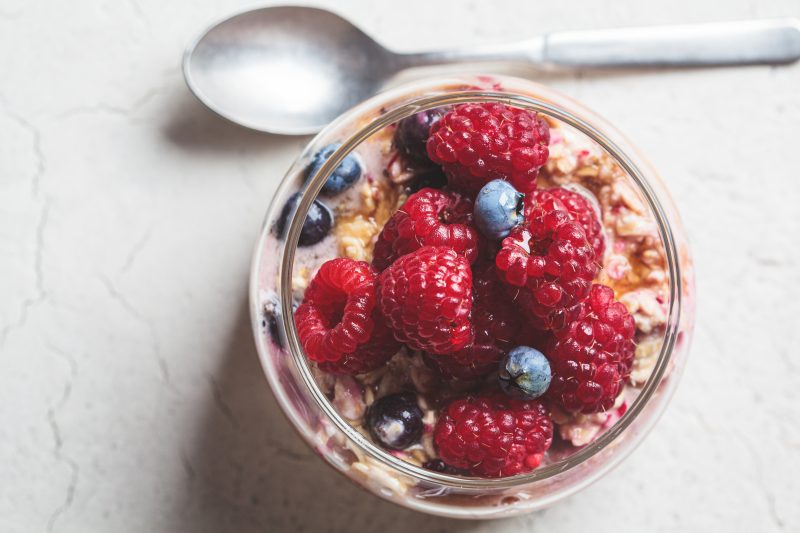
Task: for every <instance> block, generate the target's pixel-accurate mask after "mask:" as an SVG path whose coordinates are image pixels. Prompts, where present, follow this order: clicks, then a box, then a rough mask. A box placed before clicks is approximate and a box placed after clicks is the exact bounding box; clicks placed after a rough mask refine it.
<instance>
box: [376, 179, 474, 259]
mask: <svg viewBox="0 0 800 533" xmlns="http://www.w3.org/2000/svg"><path fill="white" fill-rule="evenodd" d="M471 223H472V201H470V200H468V199H467V198H464V197H463V196H461V195H460V194H458V193H456V192H446V191H441V190H438V189H429V188H425V189H421V190H420V191H419V192H417V193H415V194H412V195H411V196H410V197H409V198H408V200H406V202H405V203H404V204H403V206H402V207H401V208H400V209H399V210H398V211H397V212H395V214H394V215H392V217H391V218H390V219H389V221H388V222H387V223H386V225H385V226H383V230H381V233H380V235H378V240H377V242H376V243H375V250H374V252H373V259H372V265H373V266H374V267H375V268H377V269H378V270H379V271H380V270H384V269H385V268H386V267H388V266H389V265H391V264H392V263H394V261H395V260H396V259H397V258H398V257H401V256H403V255H406V254H408V253H411V252H413V251H414V250H417V249H418V248H421V247H422V246H447V247H449V248H452V249H453V250H455V251H456V252H458V253H460V254H463V255H464V256H465V257H466V258H467V259H468V260H469V262H470V263H472V262H473V261H475V258H476V257H477V256H478V233H477V231H476V230H475V229H474V228H473V227H472V226H471V225H470V224H471Z"/></svg>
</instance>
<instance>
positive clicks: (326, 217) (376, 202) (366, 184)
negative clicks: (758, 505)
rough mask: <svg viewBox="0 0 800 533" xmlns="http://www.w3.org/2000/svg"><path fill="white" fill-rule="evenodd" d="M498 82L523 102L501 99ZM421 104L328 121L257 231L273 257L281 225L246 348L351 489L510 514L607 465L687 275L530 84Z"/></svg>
mask: <svg viewBox="0 0 800 533" xmlns="http://www.w3.org/2000/svg"><path fill="white" fill-rule="evenodd" d="M520 85H522V86H523V87H524V88H525V89H526V91H527V92H526V93H523V94H524V95H531V91H533V93H534V94H533V96H536V97H539V98H542V100H539V101H538V103H539V104H540V105H538V106H537V105H535V104H536V102H537V101H536V100H529V99H528V98H522V99H519V100H515V99H513V98H504V97H503V95H504V93H505V92H509V93H512V94H519V86H520ZM509 86H512V87H513V88H509ZM436 89H437V90H438V91H440V92H441V93H442V94H443V95H444V96H442V100H443V102H441V103H440V105H432V104H431V99H430V98H428V100H427V101H425V102H424V103H422V104H420V105H418V107H417V109H419V108H423V109H421V110H418V111H416V112H413V113H409V112H408V111H405V112H402V111H403V108H400V109H401V112H398V111H397V110H396V109H397V107H398V105H397V102H396V101H395V102H392V101H391V97H390V96H386V97H384V99H385V100H388V102H384V103H383V104H382V105H380V106H378V107H377V109H376V107H375V106H374V105H373V106H372V107H370V106H366V108H367V109H368V110H367V109H362V110H357V111H356V112H354V113H355V116H356V117H357V120H355V119H354V117H353V116H351V117H349V120H347V119H345V120H344V123H346V124H352V123H354V124H355V126H356V129H357V131H358V132H359V133H356V132H354V131H347V129H346V128H342V127H341V126H340V127H338V128H333V130H334V133H335V134H338V135H341V138H338V139H333V142H330V143H328V144H326V145H324V146H316V147H315V150H314V151H313V152H312V153H311V154H309V156H310V157H307V158H306V161H304V162H303V163H304V164H303V165H302V169H301V170H299V171H296V172H295V173H294V174H290V179H293V180H294V181H295V182H301V183H302V184H303V185H302V187H305V189H306V190H305V191H304V192H297V193H294V194H292V195H289V196H288V197H287V198H286V201H285V203H284V204H283V205H282V206H281V207H280V211H279V214H278V216H277V217H276V218H275V220H274V221H273V222H272V224H271V226H270V227H269V228H268V232H269V234H270V236H269V238H271V239H274V241H275V242H276V243H278V244H277V247H278V249H281V246H282V244H280V243H282V242H285V241H284V239H287V232H288V226H289V221H290V220H291V219H296V220H294V228H295V232H294V233H295V235H294V237H295V238H296V243H297V244H296V246H295V247H292V249H291V252H292V254H291V255H292V257H291V261H290V262H291V270H290V274H291V275H286V273H284V274H283V279H284V286H283V289H282V292H283V295H284V297H285V298H287V299H288V300H289V302H283V305H282V304H281V303H280V302H279V299H280V297H279V296H278V294H277V293H275V292H271V291H265V290H263V289H262V290H261V291H260V292H259V300H258V305H259V318H260V321H261V322H262V324H263V326H265V327H263V328H262V330H263V331H262V334H263V336H265V337H267V338H269V337H271V338H272V339H271V342H272V344H273V345H274V350H282V351H284V352H285V351H286V350H288V351H292V352H293V353H294V354H295V356H296V357H297V359H298V361H297V363H298V366H299V367H300V368H299V371H300V372H299V373H301V374H303V375H305V376H306V382H307V383H308V384H309V385H310V386H311V387H313V388H314V389H315V392H316V393H317V394H316V396H317V401H321V402H323V403H325V404H326V405H327V407H328V410H329V411H332V413H333V417H332V420H329V418H331V417H324V416H323V417H321V418H318V419H316V420H315V421H314V422H313V423H312V424H311V425H312V426H313V427H311V428H308V429H309V432H310V433H311V434H312V435H313V436H314V437H313V440H314V443H315V447H316V448H317V449H318V450H320V452H321V453H322V454H323V455H324V456H327V455H330V453H329V451H330V450H336V452H335V453H333V452H331V453H333V454H334V455H336V454H338V455H337V457H338V460H334V461H331V462H332V463H334V464H335V466H338V467H339V468H340V469H341V470H343V471H346V472H347V473H348V475H350V476H351V477H352V478H354V479H356V480H357V481H360V482H362V483H363V484H365V485H366V486H368V487H369V488H372V489H373V490H375V491H376V492H378V493H379V494H382V495H383V496H385V497H389V498H390V499H394V500H395V501H398V500H399V501H400V502H401V503H405V504H407V505H409V503H408V502H409V501H417V503H419V502H424V505H423V504H419V505H414V504H411V506H412V507H417V508H423V509H424V510H428V511H431V512H438V513H440V514H458V513H457V512H455V511H453V512H450V511H445V510H443V509H452V508H454V507H456V508H459V507H460V508H462V510H463V509H464V508H471V509H472V513H473V515H475V516H479V515H480V516H494V515H495V514H508V513H502V512H501V511H500V510H499V509H503V508H506V511H509V510H511V509H513V511H510V512H518V511H520V510H530V509H533V508H537V507H538V506H541V505H539V504H538V503H537V501H543V500H546V499H547V498H546V497H545V496H546V495H548V494H550V495H551V496H552V495H553V494H560V493H565V492H566V488H568V487H569V486H570V484H571V483H575V481H574V480H572V481H571V480H570V478H569V476H565V474H564V472H566V471H567V470H569V469H570V468H571V467H573V466H580V465H583V466H584V471H583V472H582V473H578V474H574V476H573V477H575V479H579V478H580V479H586V478H587V477H588V476H589V474H590V473H591V472H592V471H591V470H586V469H587V468H592V467H587V466H586V465H585V464H584V463H587V464H589V463H592V462H594V463H595V467H594V468H595V470H596V471H597V472H599V471H600V470H601V467H603V468H605V467H606V466H610V464H611V463H613V461H612V460H611V459H609V456H610V455H613V454H612V453H611V450H613V448H614V447H615V446H618V445H619V442H621V441H622V440H623V439H619V438H617V436H616V435H614V433H619V432H620V431H619V430H618V431H610V430H611V429H612V428H620V427H622V426H623V425H631V424H632V422H633V418H635V416H633V415H634V414H632V413H628V414H627V416H626V411H628V409H629V408H630V407H631V406H632V405H636V406H637V407H636V409H637V413H636V414H638V413H639V412H641V411H642V409H643V406H644V405H645V404H646V403H647V400H648V398H647V397H649V396H651V395H654V394H656V392H657V390H658V389H659V385H660V388H661V389H665V388H671V387H666V386H665V383H668V381H669V378H670V374H671V373H674V372H673V371H674V368H675V366H676V360H677V359H673V358H671V357H670V356H671V354H672V352H673V351H674V350H673V348H674V347H675V344H676V342H681V343H682V344H685V342H684V341H683V339H681V335H684V336H685V334H686V332H687V328H686V327H684V328H683V330H681V328H680V327H679V325H680V324H679V315H678V312H677V311H679V307H680V306H679V305H677V304H679V303H680V294H681V292H680V291H682V290H683V291H684V292H685V289H684V288H682V287H683V286H685V285H689V283H686V281H687V279H689V278H688V277H687V275H686V273H685V272H684V274H683V275H682V276H681V275H680V274H679V269H680V266H681V265H680V263H678V262H676V261H675V255H676V254H675V253H674V251H673V250H672V248H674V246H675V244H674V242H672V241H671V239H672V238H673V236H672V233H671V232H670V231H665V228H664V222H665V221H664V219H663V213H662V212H660V211H659V209H660V208H661V206H660V205H659V204H658V203H657V199H655V198H654V197H652V196H651V194H652V192H651V191H649V190H648V188H647V187H646V186H643V184H642V183H640V182H638V181H637V179H636V177H635V176H631V171H632V170H633V171H634V172H635V171H637V170H638V168H637V167H636V166H635V163H632V162H631V161H630V160H629V159H626V158H624V157H621V156H620V155H619V154H617V155H615V154H612V153H611V151H610V150H609V143H610V142H611V141H609V140H608V139H606V138H605V137H601V138H592V136H591V135H589V134H587V131H586V130H585V129H584V130H583V131H582V128H581V127H580V126H581V125H582V124H581V121H580V119H575V118H574V117H573V116H572V115H570V114H566V113H564V112H563V110H562V109H561V108H560V107H558V105H559V104H560V103H561V102H560V101H556V102H553V100H552V99H549V98H547V97H548V96H551V93H550V92H549V91H547V90H545V89H544V88H541V87H540V86H537V85H534V84H531V83H530V82H522V81H520V80H513V79H496V78H478V79H475V80H470V81H469V82H468V83H465V82H460V83H452V82H451V83H450V84H440V85H438V86H437V87H436ZM401 92H402V91H401ZM420 92H421V94H430V92H431V87H428V90H427V91H420ZM454 93H457V94H458V95H459V96H460V97H456V98H452V97H451V98H448V97H447V95H452V94H454ZM543 93H544V94H543ZM413 96H415V95H414V94H407V93H405V94H403V99H404V100H408V99H412V97H413ZM551 98H552V97H551ZM559 98H560V97H559ZM434 100H435V99H434ZM392 104H394V105H395V108H393V107H392ZM569 105H572V106H575V104H572V103H569ZM406 107H408V106H406ZM392 109H394V111H390V110H392ZM587 113H588V112H587ZM393 114H397V115H398V117H401V115H402V117H401V118H398V119H397V120H393V117H392V115H393ZM592 118H594V117H592ZM598 120H599V119H598ZM576 121H577V122H576ZM359 128H360V129H359ZM347 134H350V135H351V137H349V138H348V137H347ZM324 137H325V135H324V134H323V138H324ZM354 137H356V138H357V139H355V140H354ZM359 137H360V138H359ZM345 142H347V143H348V145H349V147H347V148H344V149H343V148H342V146H343V143H345ZM613 147H614V148H615V146H613ZM334 156H336V157H337V159H336V160H332V159H331V158H332V157H334ZM645 185H646V184H645ZM311 188H316V189H317V190H318V191H319V194H318V195H315V196H313V197H311V196H310V192H309V190H311ZM304 198H307V200H306V202H305V204H306V205H304V206H302V207H305V208H306V209H305V212H304V213H303V216H304V218H302V219H301V218H298V216H297V213H298V211H300V209H299V208H300V207H301V206H300V204H301V201H302V200H303V199H304ZM654 200H655V201H656V203H655V204H654ZM666 229H670V228H666ZM262 253H263V252H262ZM684 257H686V260H685V261H684V265H683V266H684V270H685V271H688V270H689V266H690V265H689V263H688V256H686V254H684ZM283 259H284V261H283V264H282V267H283V268H286V266H287V265H288V262H287V261H286V257H285V256H284V258H283ZM256 261H257V264H258V261H259V254H258V253H257V257H256ZM262 270H263V269H262ZM277 270H280V267H276V271H277ZM263 275H264V274H263V272H262V276H263ZM267 275H269V274H267ZM275 275H278V276H279V277H280V273H278V272H276V274H275ZM678 276H680V277H678ZM261 279H264V278H263V277H262V278H259V280H261ZM287 304H288V305H287ZM289 306H290V307H289ZM281 310H283V312H284V313H283V314H282V313H281ZM287 311H291V314H292V316H291V318H290V319H289V320H282V319H281V316H283V315H284V314H288V312H287ZM284 328H285V329H287V330H289V331H290V335H288V337H289V338H291V341H290V342H285V341H286V339H285V338H284V337H283V336H282V332H281V331H280V330H282V329H284ZM268 340H269V339H268ZM292 346H293V347H294V348H295V349H294V350H292ZM269 373H270V372H269V370H268V375H269ZM296 373H297V372H296ZM655 374H657V376H656V377H655V380H656V381H658V382H656V383H654V380H653V379H651V378H653V376H654V375H655ZM286 379H297V376H296V375H293V376H291V377H286ZM286 379H284V381H286ZM273 386H274V385H273ZM648 386H649V388H648ZM645 389H647V390H646V391H645ZM643 391H645V393H643ZM645 396H647V397H645ZM652 418H653V416H650V417H649V419H652ZM622 419H625V420H622ZM342 422H344V423H345V424H346V425H347V428H345V431H342V430H341V425H342ZM337 423H338V424H337ZM623 423H624V424H623ZM337 425H338V426H339V427H338V428H337ZM643 427H644V426H643ZM606 434H608V435H609V436H608V437H607V438H606V439H605V442H600V441H602V440H603V437H604V436H606ZM629 440H630V439H629ZM601 451H603V452H604V453H599V452H601ZM329 460H330V458H329ZM387 460H388V461H387ZM540 473H541V474H540ZM559 475H561V476H562V479H560V480H559ZM453 480H455V481H453ZM498 480H500V481H498ZM515 480H518V481H515ZM481 482H486V483H488V484H484V485H483V487H485V490H482V489H481V487H482V485H481V484H480V483H481ZM475 483H477V485H475ZM492 483H494V484H492ZM498 483H499V484H498ZM537 483H538V484H537ZM520 487H524V488H525V489H526V491H525V492H519V490H516V489H519V488H520ZM509 489H511V490H509ZM520 494H525V495H526V496H520ZM526 499H527V500H528V501H526ZM432 502H435V503H432ZM465 502H466V503H465ZM431 505H432V506H433V508H432V507H431ZM542 505H543V503H542ZM426 506H427V507H426ZM437 506H438V507H437ZM486 509H490V510H489V511H486Z"/></svg>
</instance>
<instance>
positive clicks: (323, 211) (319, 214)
mask: <svg viewBox="0 0 800 533" xmlns="http://www.w3.org/2000/svg"><path fill="white" fill-rule="evenodd" d="M299 202H300V193H299V192H296V193H294V194H293V195H292V196H291V197H289V200H287V201H286V204H285V205H284V206H283V209H282V210H281V214H280V216H279V217H278V221H277V222H276V223H275V232H276V234H277V235H278V236H279V237H280V238H284V237H285V233H284V231H285V230H286V229H287V228H286V222H287V221H288V220H289V216H290V215H292V214H293V213H294V212H295V210H296V209H297V204H298V203H299ZM331 227H333V212H332V211H331V210H330V209H329V208H328V206H326V205H325V204H323V203H322V202H320V201H319V200H314V203H313V204H311V208H310V209H309V210H308V215H306V221H305V222H303V229H302V230H301V231H300V239H299V240H298V244H299V245H300V246H311V245H312V244H317V243H318V242H319V241H321V240H322V239H324V238H325V236H326V235H327V234H328V233H329V232H330V231H331Z"/></svg>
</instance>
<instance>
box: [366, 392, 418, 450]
mask: <svg viewBox="0 0 800 533" xmlns="http://www.w3.org/2000/svg"><path fill="white" fill-rule="evenodd" d="M367 427H368V428H369V433H370V435H372V438H373V439H375V441H376V442H377V443H379V444H380V445H381V446H383V447H384V448H389V449H390V450H402V449H405V448H408V447H409V446H411V445H412V444H414V443H415V442H417V441H419V439H420V437H421V436H422V428H423V424H422V410H421V409H420V408H419V405H417V400H416V397H415V396H414V394H411V393H399V394H390V395H389V396H384V397H383V398H381V399H380V400H377V401H376V402H375V403H373V404H372V405H371V406H370V407H369V410H368V411H367Z"/></svg>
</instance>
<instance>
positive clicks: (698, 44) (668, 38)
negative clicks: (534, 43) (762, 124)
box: [543, 19, 800, 68]
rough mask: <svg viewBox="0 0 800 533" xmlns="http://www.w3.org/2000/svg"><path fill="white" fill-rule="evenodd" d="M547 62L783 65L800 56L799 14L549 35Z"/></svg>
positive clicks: (573, 64)
mask: <svg viewBox="0 0 800 533" xmlns="http://www.w3.org/2000/svg"><path fill="white" fill-rule="evenodd" d="M543 56H544V61H545V62H546V63H551V64H553V65H556V66H566V67H589V68H606V67H656V66H671V67H702V66H715V65H748V64H781V63H791V62H792V61H796V60H797V59H800V22H798V20H797V19H773V20H752V21H741V22H717V23H708V24H690V25H682V26H655V27H649V28H647V27H644V28H623V29H615V30H597V31H569V32H562V33H552V34H550V35H547V36H546V37H545V44H544V53H543Z"/></svg>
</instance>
